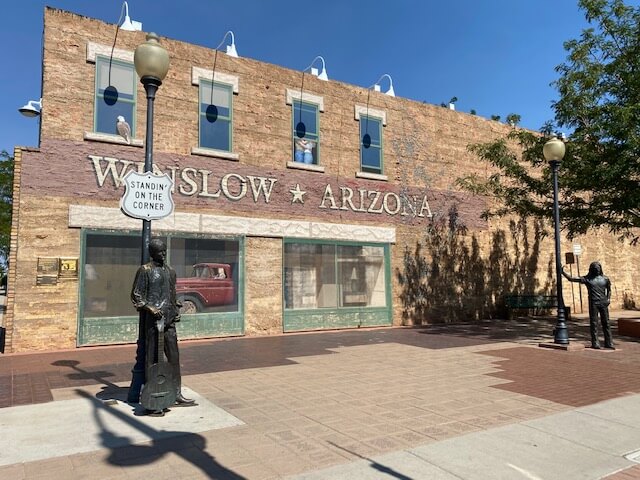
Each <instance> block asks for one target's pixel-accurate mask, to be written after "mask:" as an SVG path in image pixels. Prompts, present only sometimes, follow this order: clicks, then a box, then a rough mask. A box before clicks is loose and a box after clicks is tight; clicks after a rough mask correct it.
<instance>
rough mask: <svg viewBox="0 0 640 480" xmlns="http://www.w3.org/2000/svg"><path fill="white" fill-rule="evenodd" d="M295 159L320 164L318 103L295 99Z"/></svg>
mask: <svg viewBox="0 0 640 480" xmlns="http://www.w3.org/2000/svg"><path fill="white" fill-rule="evenodd" d="M291 104H292V106H293V115H292V119H293V161H294V162H298V163H306V164H314V165H317V164H318V159H319V151H320V146H319V140H320V134H319V127H318V123H319V122H318V118H319V117H318V111H319V107H318V105H317V104H314V103H310V102H306V101H301V100H295V99H294V100H293V101H292V102H291Z"/></svg>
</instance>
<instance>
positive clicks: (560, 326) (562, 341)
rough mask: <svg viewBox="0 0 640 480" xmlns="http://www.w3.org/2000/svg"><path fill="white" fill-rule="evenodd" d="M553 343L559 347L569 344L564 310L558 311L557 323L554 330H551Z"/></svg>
mask: <svg viewBox="0 0 640 480" xmlns="http://www.w3.org/2000/svg"><path fill="white" fill-rule="evenodd" d="M553 343H557V344H559V345H568V344H569V331H568V330H567V324H566V323H565V316H564V309H563V308H559V309H558V323H556V328H554V329H553Z"/></svg>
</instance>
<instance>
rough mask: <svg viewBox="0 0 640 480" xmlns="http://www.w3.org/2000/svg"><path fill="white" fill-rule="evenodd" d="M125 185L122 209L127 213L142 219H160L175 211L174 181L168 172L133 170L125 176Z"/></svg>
mask: <svg viewBox="0 0 640 480" xmlns="http://www.w3.org/2000/svg"><path fill="white" fill-rule="evenodd" d="M124 185H125V191H124V195H123V196H122V198H121V199H120V209H121V210H122V212H123V213H124V214H125V215H127V216H129V217H132V218H138V219H140V220H159V219H161V218H164V217H168V216H169V215H171V214H172V213H173V208H174V204H173V198H172V197H171V189H172V188H173V181H172V180H171V178H170V177H169V175H167V174H166V173H165V174H164V175H154V174H153V173H151V172H146V173H138V172H136V171H133V170H132V171H130V172H129V173H127V175H126V176H125V177H124Z"/></svg>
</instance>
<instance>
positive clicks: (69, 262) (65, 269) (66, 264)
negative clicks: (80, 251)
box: [58, 257, 78, 280]
mask: <svg viewBox="0 0 640 480" xmlns="http://www.w3.org/2000/svg"><path fill="white" fill-rule="evenodd" d="M58 276H59V278H60V280H74V279H77V278H78V259H77V258H64V257H61V258H60V271H59V272H58Z"/></svg>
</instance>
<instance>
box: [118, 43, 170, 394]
mask: <svg viewBox="0 0 640 480" xmlns="http://www.w3.org/2000/svg"><path fill="white" fill-rule="evenodd" d="M133 62H134V64H135V67H136V72H137V74H138V76H139V77H140V82H142V85H144V90H145V92H146V94H147V131H146V135H145V140H144V171H145V172H153V102H154V100H155V98H156V92H157V91H158V87H160V85H162V81H163V80H164V77H166V76H167V72H168V71H169V54H168V53H167V51H166V50H165V48H164V47H163V46H162V45H160V39H159V37H158V35H156V34H155V33H148V34H147V41H146V42H145V43H142V44H140V45H138V47H137V48H136V50H135V52H134V54H133ZM150 241H151V220H143V221H142V260H141V261H142V265H144V264H145V263H147V262H149V242H150ZM145 342H146V339H145V331H144V313H143V312H140V317H139V321H138V345H137V349H136V363H135V365H134V367H133V370H132V371H131V373H132V378H131V386H130V387H129V393H128V395H127V401H128V402H130V403H138V402H139V400H140V390H141V389H142V385H143V384H144V381H145V371H144V364H145V352H146V345H145Z"/></svg>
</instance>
